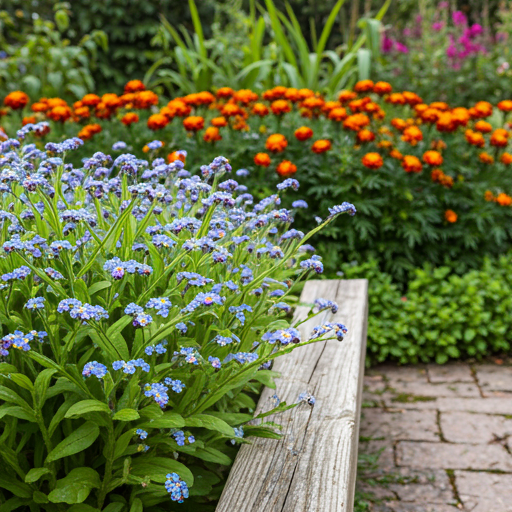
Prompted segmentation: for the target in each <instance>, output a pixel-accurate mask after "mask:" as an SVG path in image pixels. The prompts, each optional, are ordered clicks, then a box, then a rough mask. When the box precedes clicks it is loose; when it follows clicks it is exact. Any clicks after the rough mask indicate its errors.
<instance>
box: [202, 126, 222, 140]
mask: <svg viewBox="0 0 512 512" xmlns="http://www.w3.org/2000/svg"><path fill="white" fill-rule="evenodd" d="M203 140H204V141H205V142H216V141H218V140H222V136H221V135H220V133H219V129H218V128H216V127H215V126H209V127H208V128H206V130H205V132H204V135H203Z"/></svg>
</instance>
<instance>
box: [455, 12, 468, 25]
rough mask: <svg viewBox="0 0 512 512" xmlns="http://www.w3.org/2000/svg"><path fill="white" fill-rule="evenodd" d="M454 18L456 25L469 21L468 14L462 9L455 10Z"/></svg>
mask: <svg viewBox="0 0 512 512" xmlns="http://www.w3.org/2000/svg"><path fill="white" fill-rule="evenodd" d="M452 20H453V23H454V24H455V25H465V24H466V23H467V19H466V15H465V14H464V13H463V12H462V11H455V12H454V13H453V14H452Z"/></svg>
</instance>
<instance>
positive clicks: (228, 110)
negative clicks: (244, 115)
mask: <svg viewBox="0 0 512 512" xmlns="http://www.w3.org/2000/svg"><path fill="white" fill-rule="evenodd" d="M220 112H221V114H222V115H223V116H224V117H232V116H237V115H239V114H240V113H241V112H242V109H241V108H240V107H239V106H238V105H235V104H234V103H226V105H224V106H223V107H222V109H221V111H220Z"/></svg>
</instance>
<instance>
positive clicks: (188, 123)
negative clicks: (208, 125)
mask: <svg viewBox="0 0 512 512" xmlns="http://www.w3.org/2000/svg"><path fill="white" fill-rule="evenodd" d="M183 127H184V128H185V130H187V132H197V131H199V130H202V129H203V128H204V118H202V117H201V116H189V117H186V118H185V119H183Z"/></svg>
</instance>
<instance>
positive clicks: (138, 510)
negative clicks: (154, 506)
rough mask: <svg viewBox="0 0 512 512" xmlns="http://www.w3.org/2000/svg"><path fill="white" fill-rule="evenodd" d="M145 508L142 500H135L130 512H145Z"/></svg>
mask: <svg viewBox="0 0 512 512" xmlns="http://www.w3.org/2000/svg"><path fill="white" fill-rule="evenodd" d="M143 511H144V507H143V506H142V501H141V500H140V498H135V499H134V500H133V502H132V506H131V507H130V512H143Z"/></svg>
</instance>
